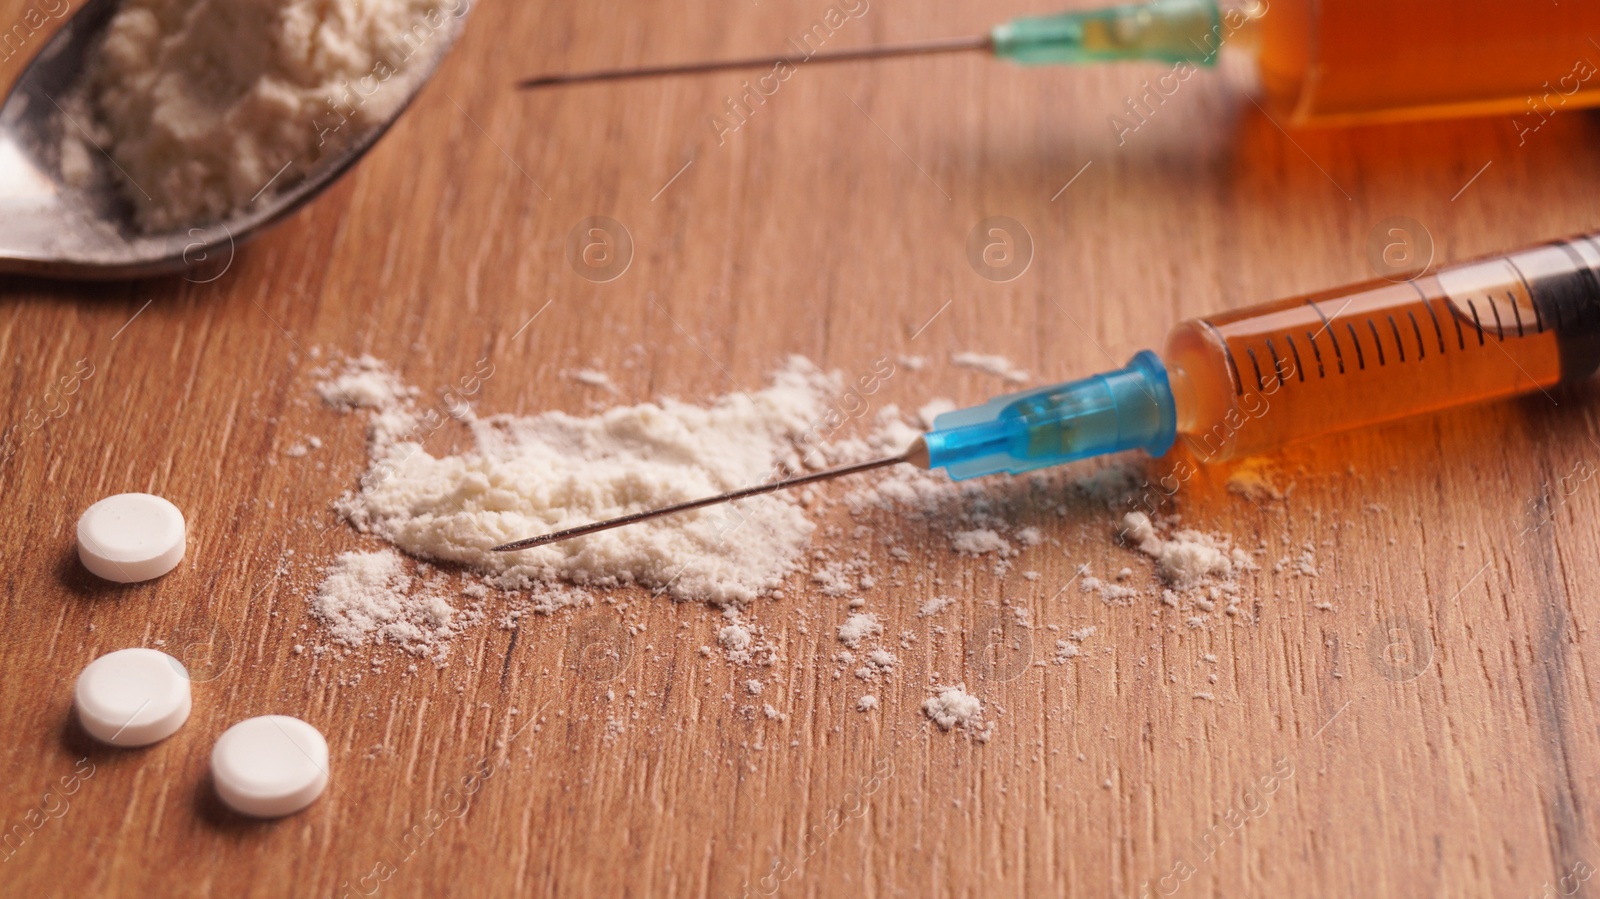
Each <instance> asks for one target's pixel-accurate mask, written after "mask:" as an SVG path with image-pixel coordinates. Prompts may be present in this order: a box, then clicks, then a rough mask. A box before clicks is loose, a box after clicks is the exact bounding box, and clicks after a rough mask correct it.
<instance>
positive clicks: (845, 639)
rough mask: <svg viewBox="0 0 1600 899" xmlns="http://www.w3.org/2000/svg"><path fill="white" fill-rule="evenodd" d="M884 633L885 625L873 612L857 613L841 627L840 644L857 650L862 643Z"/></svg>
mask: <svg viewBox="0 0 1600 899" xmlns="http://www.w3.org/2000/svg"><path fill="white" fill-rule="evenodd" d="M881 633H883V624H882V623H880V622H879V621H878V616H876V615H874V614H872V613H871V612H857V613H855V614H854V615H851V616H850V617H849V618H847V619H845V622H844V624H841V625H839V642H840V643H843V644H844V645H846V646H848V647H850V648H851V649H855V648H856V647H857V646H858V645H860V643H861V641H862V640H864V639H866V638H867V637H871V636H873V635H875V634H881Z"/></svg>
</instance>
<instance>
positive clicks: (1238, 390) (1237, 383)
mask: <svg viewBox="0 0 1600 899" xmlns="http://www.w3.org/2000/svg"><path fill="white" fill-rule="evenodd" d="M1200 324H1202V325H1205V326H1206V328H1207V329H1208V330H1209V331H1210V332H1211V333H1212V335H1213V336H1215V337H1216V338H1217V343H1220V344H1222V352H1223V354H1224V358H1226V359H1227V360H1228V374H1229V375H1231V376H1233V393H1234V395H1235V396H1244V381H1243V380H1241V379H1240V378H1239V363H1238V361H1237V360H1235V359H1234V358H1233V347H1231V346H1229V345H1228V339H1227V338H1226V337H1223V336H1222V332H1221V331H1218V330H1217V326H1216V325H1213V324H1212V323H1210V322H1208V321H1206V320H1205V319H1201V320H1200Z"/></svg>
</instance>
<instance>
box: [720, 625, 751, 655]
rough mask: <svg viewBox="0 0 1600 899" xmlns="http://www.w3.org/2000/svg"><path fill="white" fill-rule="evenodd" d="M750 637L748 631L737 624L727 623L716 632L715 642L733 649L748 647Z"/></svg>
mask: <svg viewBox="0 0 1600 899" xmlns="http://www.w3.org/2000/svg"><path fill="white" fill-rule="evenodd" d="M751 639H752V638H751V636H750V632H749V631H748V630H746V629H745V628H744V626H743V625H739V624H730V625H727V626H725V627H723V629H722V630H721V631H719V632H718V633H717V642H718V643H721V644H722V645H723V646H724V647H726V648H728V649H731V650H735V651H739V650H744V649H748V648H750V641H751Z"/></svg>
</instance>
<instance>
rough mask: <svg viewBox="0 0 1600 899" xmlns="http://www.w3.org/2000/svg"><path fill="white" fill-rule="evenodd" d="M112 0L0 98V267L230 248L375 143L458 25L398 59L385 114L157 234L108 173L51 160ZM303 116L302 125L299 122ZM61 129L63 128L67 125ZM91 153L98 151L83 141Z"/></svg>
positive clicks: (108, 267)
mask: <svg viewBox="0 0 1600 899" xmlns="http://www.w3.org/2000/svg"><path fill="white" fill-rule="evenodd" d="M117 6H118V0H89V2H88V3H86V4H85V5H84V6H83V8H82V9H80V10H79V11H78V13H77V14H76V15H74V16H73V17H72V19H71V20H69V21H68V22H67V23H66V24H65V25H63V26H62V27H61V29H60V30H59V31H57V32H56V34H55V35H54V36H53V37H52V38H51V39H50V41H49V43H47V44H45V46H44V48H43V49H42V50H40V51H39V54H38V55H37V56H35V57H34V59H33V61H32V62H31V63H29V65H28V68H27V69H26V70H25V71H23V73H22V77H21V78H20V79H18V81H17V83H16V86H15V87H14V88H13V89H12V91H11V95H10V96H9V97H8V98H7V99H6V102H5V106H4V107H3V108H0V272H10V273H18V274H29V275H44V276H47V277H53V278H75V279H84V280H92V279H112V278H138V277H148V276H151V275H160V274H169V273H173V272H179V271H183V270H185V269H187V268H190V267H192V266H196V265H198V264H200V263H202V262H206V261H208V260H214V259H218V258H223V257H226V258H229V259H231V258H232V255H231V254H232V252H233V248H234V247H236V246H237V245H238V244H241V243H244V242H245V241H247V240H250V239H251V238H253V237H255V236H256V235H257V234H259V233H260V232H261V231H262V230H263V229H265V228H267V227H268V226H270V225H273V224H275V223H277V222H278V221H279V220H280V219H282V218H284V217H285V216H287V215H289V214H290V213H291V212H294V211H295V210H296V209H298V208H299V207H300V206H301V205H302V204H304V203H306V202H307V201H309V200H310V199H311V198H312V197H315V196H316V195H317V194H318V193H320V192H321V191H322V190H323V189H324V188H326V187H327V186H328V185H329V184H332V183H333V181H334V179H336V178H338V177H339V176H340V175H342V174H344V172H345V171H346V170H348V169H349V168H350V167H351V166H352V165H354V164H355V162H356V160H358V159H360V158H361V156H362V154H364V153H366V152H367V150H369V149H371V148H372V145H373V144H375V143H377V141H378V138H380V137H382V136H383V133H384V132H385V131H387V130H389V126H390V125H392V124H393V123H394V120H395V119H396V118H398V117H399V116H400V113H402V112H404V111H405V108H406V107H407V106H408V105H410V103H411V100H412V99H413V98H415V96H416V94H417V93H418V92H419V91H420V90H421V89H422V86H423V85H424V84H426V83H427V82H428V79H430V78H431V77H433V73H434V70H436V69H437V68H438V66H439V63H440V61H441V60H443V59H444V55H445V53H446V52H447V51H448V50H449V49H450V47H451V45H453V44H454V43H455V41H456V38H458V37H459V36H460V34H461V31H462V23H463V22H464V21H465V19H466V13H467V8H466V7H465V6H463V8H462V9H461V10H460V12H459V14H451V15H443V16H441V18H442V19H443V24H442V26H441V27H440V28H439V29H438V32H437V33H436V34H435V35H434V36H433V38H432V39H430V40H429V41H428V42H427V43H426V44H425V45H424V46H422V47H420V48H419V49H418V50H417V52H416V53H415V55H413V56H412V57H411V58H409V59H407V60H406V61H405V63H404V71H403V72H402V73H401V75H397V76H395V81H396V83H394V84H392V85H389V86H387V89H391V90H396V91H405V92H406V93H405V94H404V96H403V97H402V98H401V99H400V100H399V102H397V103H396V106H395V109H394V112H393V114H392V115H391V116H390V117H389V118H388V119H387V120H385V121H383V122H381V123H378V124H376V125H372V126H369V127H368V128H367V130H366V131H364V132H362V133H360V134H357V135H356V136H355V138H354V140H352V141H351V143H350V144H349V145H348V146H347V148H346V149H344V150H343V151H342V152H339V153H336V154H333V155H331V156H328V157H325V158H323V159H321V160H319V161H318V162H317V163H316V164H315V165H314V166H313V167H312V169H311V170H310V171H309V172H307V173H306V174H305V175H304V176H303V177H301V178H300V179H299V180H298V181H297V182H295V183H293V184H288V185H284V186H283V189H281V190H278V191H276V192H272V193H265V192H264V193H263V194H261V195H258V196H257V197H256V198H255V199H254V200H252V201H251V202H249V203H247V204H245V206H244V207H243V208H242V209H238V210H236V211H234V212H233V213H231V214H230V215H229V216H227V217H226V218H224V219H223V220H221V221H211V222H195V223H193V226H192V227H182V228H174V229H171V230H169V231H165V232H161V233H150V232H146V231H143V230H141V229H140V228H139V227H138V226H137V225H136V224H135V223H134V219H133V208H132V205H131V204H130V203H129V202H128V201H127V200H126V199H124V198H123V197H122V196H121V194H120V192H119V190H118V187H119V185H118V184H117V183H116V182H115V181H114V180H112V178H115V177H119V176H118V175H117V172H116V169H115V167H114V166H112V165H111V163H110V162H109V161H108V160H107V159H106V157H105V156H104V155H100V159H99V162H100V163H102V167H103V168H107V169H110V173H111V177H110V178H96V179H95V182H94V185H93V186H92V187H90V188H87V189H83V188H78V187H74V186H72V185H71V184H68V183H67V182H66V179H65V178H63V177H62V174H61V165H60V151H59V149H58V148H59V146H60V144H61V134H60V131H61V128H62V125H61V118H59V117H62V116H65V115H66V112H65V110H63V109H61V105H62V104H63V102H64V98H65V97H66V96H67V95H68V94H69V93H70V91H71V88H72V87H73V83H74V82H75V81H76V80H77V79H78V78H79V77H81V76H82V74H83V72H84V71H85V70H86V69H87V68H88V62H89V57H90V54H91V53H93V52H94V51H95V49H96V48H97V47H98V46H99V39H100V36H101V35H102V34H103V33H104V31H105V28H106V25H107V23H108V22H110V20H111V17H112V15H113V14H114V13H115V12H116V10H117ZM308 126H309V123H308ZM66 127H69V128H70V127H74V126H73V125H72V124H71V123H68V124H67V125H66ZM91 152H98V151H94V150H91Z"/></svg>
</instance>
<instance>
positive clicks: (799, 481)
mask: <svg viewBox="0 0 1600 899" xmlns="http://www.w3.org/2000/svg"><path fill="white" fill-rule="evenodd" d="M927 453H928V451H927V448H926V446H925V445H924V444H923V442H922V441H921V440H918V441H917V442H916V443H914V444H912V446H911V448H910V449H908V450H906V451H905V452H904V453H901V454H900V455H898V456H886V457H884V458H882V459H873V460H871V461H869V462H856V463H854V464H851V465H841V466H839V467H838V468H830V469H828V470H826V471H817V472H812V473H811V474H803V475H800V476H798V477H793V478H789V479H787V480H782V481H773V482H772V483H770V484H760V485H757V486H755V487H746V488H744V489H743V490H733V491H730V492H728V493H721V494H718V495H716V496H708V497H706V498H705V499H696V500H690V501H689V502H686V503H678V504H676V505H671V506H665V507H663V508H660V509H649V510H647V511H644V512H634V513H633V514H631V515H623V516H621V517H620V518H611V519H608V520H606V521H597V522H594V523H593V524H586V525H582V526H579V527H575V528H567V529H566V530H564V531H556V532H555V533H553V534H545V535H544V536H543V537H529V538H528V539H526V540H517V541H514V542H512V543H502V544H501V545H499V546H496V547H493V548H492V549H491V550H490V552H497V553H504V552H514V551H516V550H519V549H532V548H533V547H535V546H544V545H545V544H547V543H555V542H556V541H558V540H567V539H570V538H572V537H582V536H583V535H585V534H593V533H595V532H597V531H609V530H611V529H612V528H620V527H622V526H623V525H627V524H635V523H637V522H640V521H648V520H650V519H652V518H657V517H660V516H662V515H671V514H673V513H675V512H688V511H689V510H691V509H700V508H704V507H706V506H714V505H716V504H718V503H726V502H732V501H734V500H736V499H745V498H746V497H751V496H761V495H762V494H766V493H774V492H776V491H779V490H787V489H789V488H790V487H801V486H804V485H806V484H815V483H816V482H818V481H827V480H831V479H833V478H840V477H844V476H845V475H847V474H860V473H861V472H863V471H871V470H873V469H875V468H887V467H888V466H890V465H898V464H900V463H901V462H910V463H912V464H913V465H918V466H921V467H924V468H926V467H927Z"/></svg>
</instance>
